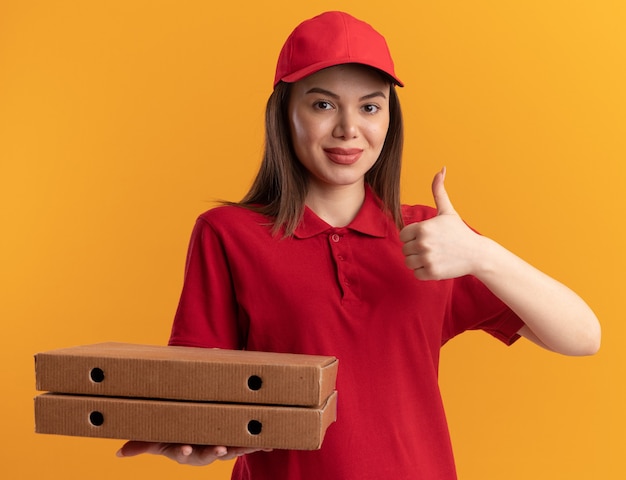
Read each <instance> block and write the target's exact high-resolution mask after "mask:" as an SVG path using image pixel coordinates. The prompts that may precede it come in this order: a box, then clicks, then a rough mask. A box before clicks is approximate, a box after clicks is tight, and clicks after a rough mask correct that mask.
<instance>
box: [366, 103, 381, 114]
mask: <svg viewBox="0 0 626 480" xmlns="http://www.w3.org/2000/svg"><path fill="white" fill-rule="evenodd" d="M379 109H380V108H379V107H378V105H372V104H368V105H363V111H364V112H365V113H376V112H377V111H378V110H379Z"/></svg>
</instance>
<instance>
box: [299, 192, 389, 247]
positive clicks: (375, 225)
mask: <svg viewBox="0 0 626 480" xmlns="http://www.w3.org/2000/svg"><path fill="white" fill-rule="evenodd" d="M392 224H393V222H391V218H390V217H389V216H388V215H385V214H384V213H383V211H382V208H381V202H380V200H379V199H378V198H377V197H376V195H375V194H374V192H372V191H371V189H370V188H369V186H368V187H366V188H365V199H364V201H363V205H361V208H360V210H359V212H358V213H357V215H356V217H354V220H352V222H350V224H349V225H346V226H345V227H343V228H346V229H349V230H353V231H355V232H359V233H363V234H365V235H369V236H372V237H385V236H387V232H388V229H389V226H390V225H392ZM333 228H334V227H332V226H330V225H329V224H328V223H326V222H325V221H324V220H322V219H321V218H320V217H318V216H317V215H316V214H315V212H313V210H311V209H310V208H309V207H305V208H304V214H303V216H302V220H301V221H300V223H299V224H298V226H297V227H296V230H295V231H294V237H296V238H310V237H314V236H315V235H319V234H320V233H323V232H327V231H328V230H333Z"/></svg>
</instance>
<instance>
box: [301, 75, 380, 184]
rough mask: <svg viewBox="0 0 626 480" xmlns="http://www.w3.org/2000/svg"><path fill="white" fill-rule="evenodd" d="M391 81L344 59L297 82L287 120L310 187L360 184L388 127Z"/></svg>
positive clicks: (376, 155) (376, 153)
mask: <svg viewBox="0 0 626 480" xmlns="http://www.w3.org/2000/svg"><path fill="white" fill-rule="evenodd" d="M389 89H390V84H389V83H388V82H387V81H386V80H385V79H384V78H383V77H382V75H379V74H378V73H377V72H376V71H374V70H372V69H369V68H367V67H363V66H361V65H355V64H346V65H339V66H336V67H331V68H327V69H324V70H321V71H319V72H317V73H314V74H313V75H310V76H308V77H306V78H304V79H302V80H300V81H298V82H296V83H295V84H294V85H293V87H292V90H291V96H290V99H289V124H290V129H291V136H292V139H293V145H294V149H295V152H296V155H297V157H298V159H299V160H300V162H301V163H302V165H304V167H305V168H306V169H307V171H308V172H309V187H310V188H320V189H329V188H336V187H346V186H352V185H358V186H362V185H363V182H364V176H365V173H366V172H367V171H368V170H369V169H370V168H371V167H372V166H373V165H374V163H375V162H376V160H377V159H378V157H379V155H380V152H381V150H382V148H383V144H384V142H385V137H386V135H387V130H388V128H389Z"/></svg>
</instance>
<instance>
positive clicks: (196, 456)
mask: <svg viewBox="0 0 626 480" xmlns="http://www.w3.org/2000/svg"><path fill="white" fill-rule="evenodd" d="M259 450H260V449H258V448H246V447H225V446H222V445H217V446H216V445H184V444H179V443H154V442H137V441H130V442H126V443H125V444H124V445H123V446H122V448H120V449H119V450H118V451H117V456H118V457H134V456H136V455H141V454H145V453H149V454H152V455H163V456H165V457H167V458H169V459H171V460H174V461H175V462H178V463H182V464H185V465H194V466H203V465H209V464H210V463H213V462H214V461H215V460H232V459H234V458H237V457H240V456H242V455H245V454H248V453H253V452H258V451H259ZM263 451H265V452H269V451H271V449H263Z"/></svg>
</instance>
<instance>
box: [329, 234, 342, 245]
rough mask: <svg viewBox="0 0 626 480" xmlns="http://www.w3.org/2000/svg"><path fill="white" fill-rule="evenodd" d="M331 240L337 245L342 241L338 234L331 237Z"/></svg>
mask: <svg viewBox="0 0 626 480" xmlns="http://www.w3.org/2000/svg"><path fill="white" fill-rule="evenodd" d="M330 239H331V240H332V241H333V242H335V243H337V242H338V241H339V240H340V239H341V237H340V236H339V235H337V234H336V233H333V234H332V235H331V236H330Z"/></svg>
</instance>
